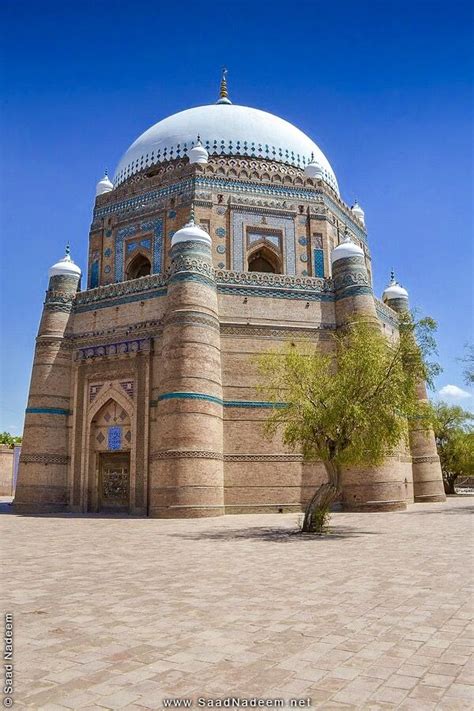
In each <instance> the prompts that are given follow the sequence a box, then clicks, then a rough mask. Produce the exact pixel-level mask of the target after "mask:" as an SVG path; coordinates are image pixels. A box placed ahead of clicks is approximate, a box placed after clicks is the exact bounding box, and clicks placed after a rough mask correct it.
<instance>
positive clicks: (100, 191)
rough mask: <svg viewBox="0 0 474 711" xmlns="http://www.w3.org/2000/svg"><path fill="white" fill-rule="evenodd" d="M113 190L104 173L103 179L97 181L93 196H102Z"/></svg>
mask: <svg viewBox="0 0 474 711" xmlns="http://www.w3.org/2000/svg"><path fill="white" fill-rule="evenodd" d="M113 189H114V186H113V183H112V182H111V180H110V178H109V176H108V174H107V171H105V173H104V177H103V178H101V179H100V180H99V182H98V183H97V185H96V188H95V196H96V197H97V196H98V195H104V194H105V193H110V191H111V190H113Z"/></svg>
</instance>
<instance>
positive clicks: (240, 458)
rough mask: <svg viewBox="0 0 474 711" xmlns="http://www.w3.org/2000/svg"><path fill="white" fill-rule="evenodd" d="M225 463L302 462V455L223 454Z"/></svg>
mask: <svg viewBox="0 0 474 711" xmlns="http://www.w3.org/2000/svg"><path fill="white" fill-rule="evenodd" d="M224 461H225V462H302V461H303V455H302V454H224Z"/></svg>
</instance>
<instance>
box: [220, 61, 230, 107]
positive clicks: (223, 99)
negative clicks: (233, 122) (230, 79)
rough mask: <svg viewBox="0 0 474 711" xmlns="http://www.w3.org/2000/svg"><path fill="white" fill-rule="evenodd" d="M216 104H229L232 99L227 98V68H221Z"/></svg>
mask: <svg viewBox="0 0 474 711" xmlns="http://www.w3.org/2000/svg"><path fill="white" fill-rule="evenodd" d="M217 103H218V104H231V103H232V101H231V100H230V99H229V94H228V92H227V69H226V68H225V67H223V68H222V76H221V86H220V90H219V101H218V102H217Z"/></svg>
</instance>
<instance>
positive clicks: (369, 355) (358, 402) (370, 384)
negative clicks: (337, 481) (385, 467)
mask: <svg viewBox="0 0 474 711" xmlns="http://www.w3.org/2000/svg"><path fill="white" fill-rule="evenodd" d="M434 327H435V324H434V322H433V321H432V320H431V319H424V320H423V321H418V322H415V321H414V320H413V319H412V318H411V317H410V316H409V315H406V316H405V315H402V318H401V323H400V338H399V340H398V341H397V342H396V343H389V341H388V340H387V339H386V338H385V337H384V336H383V335H382V333H381V332H380V331H379V330H378V328H376V327H374V325H373V324H370V323H366V322H363V321H354V322H353V323H352V324H351V325H350V326H349V327H348V328H347V329H346V330H345V331H343V332H339V333H335V334H333V335H332V336H331V339H332V344H331V348H330V352H326V353H323V352H322V351H321V349H320V348H317V347H315V346H313V345H311V344H309V343H305V344H303V345H300V346H299V347H297V346H295V345H291V346H286V347H285V348H284V349H283V350H280V351H278V352H273V353H270V354H268V355H264V356H262V357H261V358H260V359H259V366H260V372H261V375H262V378H263V380H264V382H265V385H263V387H262V390H263V392H265V394H266V396H267V398H269V399H270V400H271V401H272V402H275V403H276V402H281V403H282V405H281V406H280V407H279V408H278V409H275V410H274V411H273V413H272V415H271V416H270V418H269V420H268V424H267V429H268V432H269V433H270V434H273V433H274V432H275V430H276V429H279V428H281V429H282V432H283V440H284V442H285V443H286V444H287V445H290V446H291V447H293V448H297V447H298V448H299V447H301V448H302V450H303V453H304V455H305V457H306V458H311V459H320V460H322V461H323V462H324V463H327V462H332V463H334V464H336V465H338V466H340V465H343V464H346V465H359V464H368V465H376V464H379V463H380V462H381V461H382V460H383V458H384V457H385V456H386V454H387V452H389V451H392V450H393V449H394V448H395V447H396V446H397V445H398V444H399V442H400V441H401V440H402V439H404V438H406V436H407V429H408V428H407V418H412V417H420V416H427V414H428V411H427V407H426V406H423V405H422V404H421V403H420V402H419V399H418V397H417V385H418V383H419V382H420V380H424V379H427V380H428V381H430V380H432V378H433V375H434V374H435V373H436V372H437V367H436V366H434V365H433V364H429V363H428V362H427V359H426V356H427V355H428V354H430V353H432V352H433V350H434V342H433V339H432V331H433V330H434ZM415 338H416V339H418V343H417V342H416V341H415Z"/></svg>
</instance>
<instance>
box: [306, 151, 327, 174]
mask: <svg viewBox="0 0 474 711" xmlns="http://www.w3.org/2000/svg"><path fill="white" fill-rule="evenodd" d="M304 172H305V175H307V176H308V178H316V179H317V180H324V171H323V169H322V167H321V166H320V165H319V163H318V162H317V161H316V160H314V156H311V161H310V163H308V165H307V166H306V167H305V169H304Z"/></svg>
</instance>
